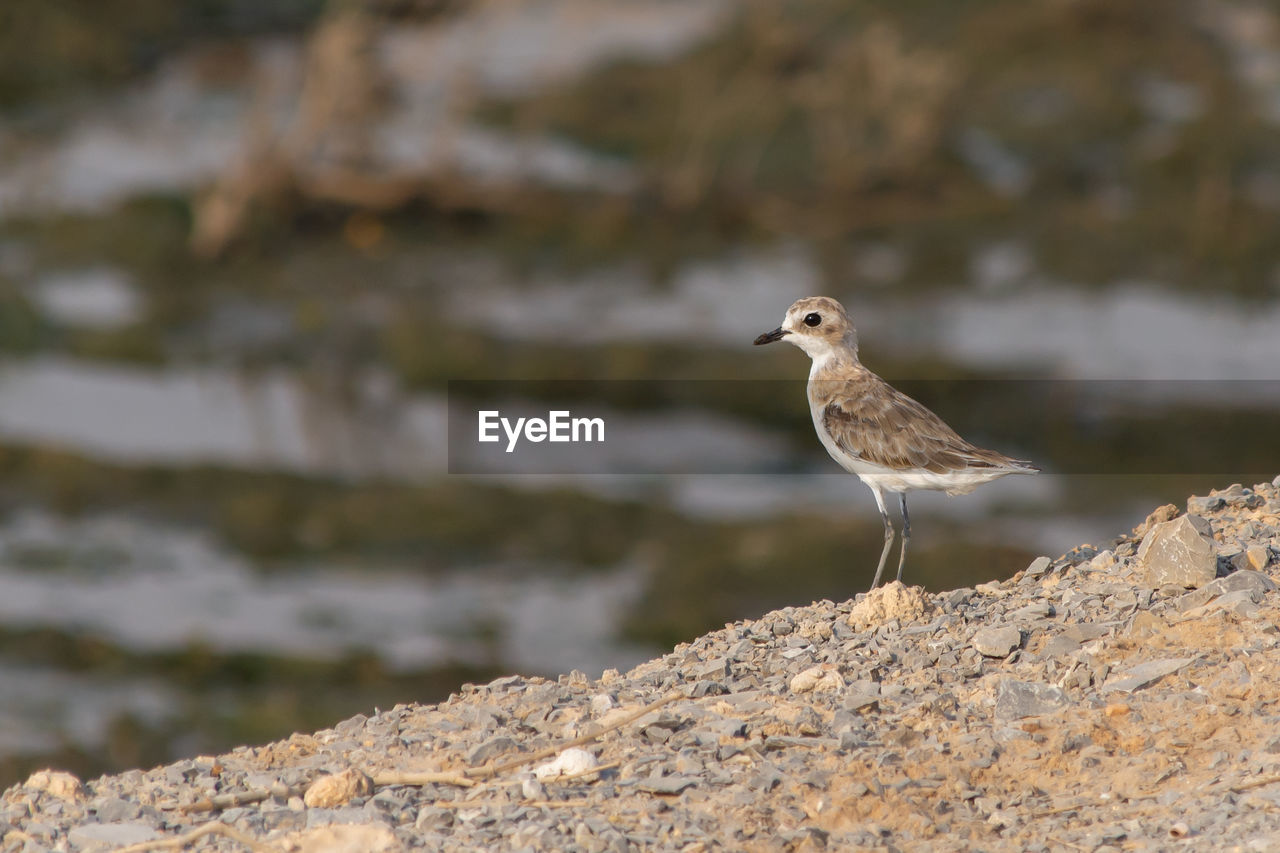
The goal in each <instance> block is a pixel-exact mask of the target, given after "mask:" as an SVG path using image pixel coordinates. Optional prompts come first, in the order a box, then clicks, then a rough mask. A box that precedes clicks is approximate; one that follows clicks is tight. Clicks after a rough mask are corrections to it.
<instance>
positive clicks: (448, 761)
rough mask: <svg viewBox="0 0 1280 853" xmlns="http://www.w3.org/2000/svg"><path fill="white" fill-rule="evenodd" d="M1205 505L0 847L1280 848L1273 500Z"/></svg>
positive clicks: (131, 781)
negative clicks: (181, 843) (182, 838)
mask: <svg viewBox="0 0 1280 853" xmlns="http://www.w3.org/2000/svg"><path fill="white" fill-rule="evenodd" d="M1188 507H1189V508H1190V509H1192V510H1193V511H1194V512H1195V513H1196V515H1197V520H1191V521H1184V520H1183V519H1184V518H1185V516H1179V514H1178V512H1179V511H1178V510H1177V509H1176V508H1174V507H1169V506H1167V507H1161V508H1160V509H1158V510H1156V511H1155V512H1154V513H1152V515H1151V517H1150V518H1149V519H1148V520H1147V521H1145V522H1143V524H1142V525H1140V526H1139V527H1138V528H1137V529H1135V530H1134V531H1132V532H1131V533H1128V534H1125V535H1123V536H1120V537H1118V538H1117V539H1116V540H1115V541H1113V542H1110V543H1105V545H1104V546H1102V547H1095V546H1092V545H1082V546H1080V547H1078V548H1076V549H1074V550H1072V551H1071V552H1069V553H1068V554H1065V555H1062V556H1060V557H1058V558H1056V559H1049V558H1046V557H1042V558H1040V559H1037V560H1036V561H1035V562H1033V563H1032V564H1031V566H1030V567H1028V570H1026V571H1024V572H1020V573H1018V574H1016V575H1015V576H1014V577H1012V578H1009V579H1008V580H1005V581H1002V582H996V583H988V584H981V585H979V586H978V587H976V588H972V589H961V590H953V591H947V592H943V593H940V594H936V595H934V594H929V593H926V592H924V591H922V590H920V589H918V588H904V587H901V586H900V585H897V584H891V585H888V586H886V587H884V588H882V589H881V590H877V591H876V592H875V593H872V594H870V595H860V596H858V597H857V598H856V599H854V600H852V601H848V602H843V603H838V604H837V603H833V602H830V601H821V602H814V603H813V604H810V605H808V606H805V607H788V608H785V609H783V610H780V611H777V612H774V613H769V614H766V615H764V616H762V617H760V618H759V619H755V620H745V621H742V622H737V623H734V624H732V625H728V626H726V627H725V628H724V629H723V630H719V631H715V632H712V633H710V634H707V635H706V636H703V637H699V638H697V639H696V640H694V641H692V642H690V643H686V644H682V645H680V646H678V647H677V648H675V649H674V650H673V651H672V652H671V653H670V654H668V655H665V656H664V657H662V658H659V659H657V660H654V661H650V662H648V663H646V664H642V665H641V666H638V667H636V668H635V669H633V670H632V671H630V672H628V673H625V674H622V673H618V672H614V671H607V672H605V673H604V675H603V676H602V677H601V678H600V679H596V680H593V679H589V678H587V677H586V676H585V675H583V674H582V673H571V674H569V675H565V676H561V677H560V678H559V679H556V680H548V679H541V678H524V677H519V676H510V677H507V678H502V679H498V680H497V681H494V682H492V683H490V684H487V685H464V686H463V688H462V689H460V691H459V692H458V693H457V694H455V695H453V696H451V697H450V698H449V699H448V700H447V701H445V702H441V703H440V704H438V705H432V706H419V705H400V706H397V707H395V708H392V709H391V710H388V711H382V712H380V713H376V714H373V715H372V716H364V715H359V716H356V717H353V718H352V719H350V720H345V721H343V722H341V723H338V724H337V725H335V726H334V727H333V728H331V729H327V730H324V731H320V732H315V733H313V734H295V735H294V736H292V737H291V738H289V739H288V740H285V741H280V742H277V743H272V744H267V745H264V746H258V747H241V748H238V749H236V750H234V751H232V752H230V753H228V754H226V755H221V756H199V757H195V758H191V759H187V760H184V761H179V762H177V763H175V764H172V765H170V766H168V767H160V768H155V769H152V770H148V771H146V772H142V771H130V772H128V773H124V774H120V775H116V776H106V777H102V778H99V779H94V780H89V781H86V782H83V783H81V782H80V780H77V779H75V778H74V777H72V776H70V775H69V774H65V773H57V772H45V773H40V774H36V775H34V776H32V777H31V779H29V780H28V781H27V782H26V783H25V784H24V785H19V786H15V787H13V788H10V789H9V790H8V791H5V792H4V794H3V797H2V798H0V820H2V821H3V822H0V829H3V830H4V831H5V833H6V834H5V835H4V839H3V846H2V848H0V849H3V851H4V853H10V851H19V850H21V851H30V853H36V851H44V850H66V851H80V850H105V849H115V848H118V847H120V846H123V845H127V844H131V843H137V842H145V841H148V840H151V839H171V838H173V837H175V836H179V835H181V834H183V833H188V832H192V831H195V830H198V829H200V828H201V827H206V828H207V831H213V832H221V833H230V834H237V833H238V834H241V835H242V836H245V837H248V838H251V839H254V840H257V841H260V842H263V843H265V844H267V845H269V846H270V847H271V848H272V849H278V850H281V851H284V850H294V849H297V850H304V851H316V853H318V851H334V850H339V849H351V850H357V849H358V850H382V851H397V850H402V851H407V850H411V849H425V850H446V851H455V850H456V851H461V850H476V849H486V850H521V851H525V850H528V851H553V850H575V851H639V850H650V849H661V850H681V851H687V853H698V851H711V850H739V849H761V850H766V849H767V850H774V849H782V850H805V851H812V850H820V849H829V850H843V849H855V848H870V849H885V850H889V849H896V850H954V849H971V848H978V849H983V850H1011V851H1012V850H1047V849H1086V850H1106V849H1116V850H1164V849H1169V848H1170V847H1171V846H1175V844H1176V847H1177V849H1179V850H1182V849H1186V850H1231V849H1238V850H1268V849H1275V848H1276V841H1275V838H1276V833H1277V831H1280V819H1278V818H1277V817H1276V815H1277V813H1280V737H1278V736H1277V732H1278V731H1280V650H1278V649H1280V627H1277V626H1280V592H1277V591H1276V578H1277V575H1278V574H1280V566H1277V565H1276V563H1277V561H1276V560H1275V559H1274V556H1275V555H1277V554H1280V488H1277V487H1276V485H1275V484H1263V485H1259V486H1255V487H1253V488H1245V487H1243V486H1233V487H1231V488H1229V489H1224V490H1222V491H1220V492H1215V493H1213V494H1211V495H1209V496H1206V497H1203V498H1201V497H1193V498H1191V499H1190V500H1189V501H1188ZM1199 519H1202V520H1199ZM1162 531H1172V533H1163V532H1162ZM1190 534H1194V537H1191V538H1190V539H1188V536H1189V535H1190ZM1164 537H1169V539H1170V543H1169V544H1171V545H1172V544H1174V543H1181V544H1180V545H1179V547H1181V546H1183V545H1188V543H1189V547H1188V548H1187V549H1184V550H1188V551H1194V552H1196V553H1197V554H1198V555H1199V556H1197V557H1196V559H1197V561H1198V562H1197V563H1196V565H1198V566H1199V569H1198V571H1199V574H1198V575H1197V579H1198V583H1197V584H1192V586H1198V588H1193V589H1191V591H1187V584H1186V578H1185V577H1175V576H1174V575H1173V574H1171V573H1168V572H1159V571H1154V572H1153V571H1152V565H1151V561H1152V560H1153V559H1155V558H1153V557H1152V553H1153V549H1154V546H1150V547H1147V548H1146V550H1145V551H1144V550H1143V544H1144V542H1156V541H1158V540H1161V539H1163V538H1164ZM1206 549H1207V551H1206ZM1174 551H1176V549H1173V548H1171V549H1170V551H1169V552H1170V553H1172V552H1174ZM1206 553H1207V555H1208V557H1209V558H1210V559H1212V561H1213V565H1214V567H1215V574H1216V573H1218V572H1225V573H1226V574H1225V575H1224V576H1223V577H1219V578H1216V579H1214V578H1213V577H1205V573H1204V567H1205V566H1206V565H1207V564H1208V562H1207V560H1205V559H1204V556H1205V554H1206ZM664 699H666V701H665V702H663V700H664ZM655 702H658V703H660V706H655V707H653V708H652V709H651V710H649V711H648V712H646V713H645V714H643V715H642V716H636V715H637V712H638V711H641V710H643V709H645V708H646V707H648V706H649V705H650V703H655ZM599 727H605V728H606V731H604V733H603V734H601V735H600V736H598V737H591V735H592V734H593V733H596V732H598V731H599ZM584 735H585V736H586V737H583V736H584ZM575 739H581V742H578V743H572V744H571V742H572V741H574V740H575ZM570 747H572V748H570ZM553 765H554V766H555V768H556V772H551V771H550V769H548V768H550V767H552V766H553ZM424 774H426V775H424ZM468 774H470V775H468ZM535 774H536V775H535ZM304 795H305V796H304ZM194 844H196V845H198V846H199V849H208V850H226V851H231V850H243V849H244V845H242V844H241V843H240V842H238V841H236V840H235V839H234V838H232V837H227V836H224V835H217V834H214V835H210V836H208V837H207V838H204V839H202V840H200V841H198V842H194ZM344 845H345V846H344Z"/></svg>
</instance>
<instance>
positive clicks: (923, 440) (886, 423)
mask: <svg viewBox="0 0 1280 853" xmlns="http://www.w3.org/2000/svg"><path fill="white" fill-rule="evenodd" d="M813 385H814V387H813V388H812V390H811V394H812V396H813V400H814V402H815V403H816V404H817V405H819V406H821V411H822V426H823V428H824V429H825V430H826V431H827V434H828V435H830V436H831V438H832V440H833V441H834V442H835V443H836V445H837V446H838V447H840V448H841V449H842V450H844V451H845V452H846V453H849V454H851V455H853V456H857V457H858V458H860V459H865V460H866V461H867V462H871V463H873V464H876V465H883V466H884V467H886V468H893V469H904V468H917V469H923V470H925V471H933V472H937V473H942V472H944V471H958V470H962V469H965V468H1023V467H1030V465H1029V463H1022V462H1019V461H1018V460H1015V459H1010V458H1009V457H1007V456H1004V455H1002V454H1000V453H996V452H995V451H993V450H983V449H982V448H980V447H975V446H973V445H972V444H970V443H969V442H967V441H965V440H964V439H963V438H961V437H960V436H959V435H957V434H956V431H955V430H953V429H952V428H951V427H949V426H947V425H946V423H944V422H943V420H942V418H940V417H938V416H937V415H935V414H934V413H933V412H931V411H929V410H928V409H926V408H925V407H924V406H922V405H921V404H920V403H918V402H916V401H915V400H913V399H911V398H910V397H908V396H907V395H906V394H903V393H902V392H901V391H898V390H897V389H896V388H894V387H893V386H891V385H889V384H888V383H887V382H885V381H884V380H883V379H881V378H880V377H878V376H876V375H874V374H872V373H870V372H867V373H865V374H864V375H862V376H860V377H857V378H854V379H839V380H816V381H815V382H814V384H813Z"/></svg>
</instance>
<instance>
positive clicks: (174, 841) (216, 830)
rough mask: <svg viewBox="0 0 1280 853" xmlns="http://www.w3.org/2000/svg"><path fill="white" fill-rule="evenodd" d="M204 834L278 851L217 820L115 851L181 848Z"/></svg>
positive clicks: (263, 852)
mask: <svg viewBox="0 0 1280 853" xmlns="http://www.w3.org/2000/svg"><path fill="white" fill-rule="evenodd" d="M206 835H221V836H222V837H224V838H230V839H231V840H232V841H235V842H236V843H238V844H243V845H244V846H245V847H248V848H249V849H250V850H252V851H254V853H280V850H279V848H278V847H275V846H273V845H271V844H264V843H263V842H261V841H258V840H257V839H254V838H250V837H249V836H248V835H245V834H244V833H243V832H241V831H240V830H238V829H236V828H234V827H232V826H228V825H227V824H225V823H219V822H218V821H216V820H215V821H210V822H209V823H206V824H204V825H203V826H198V827H196V828H195V829H193V830H191V831H190V832H184V833H183V834H182V835H175V836H174V837H172V838H156V839H154V840H152V841H140V842H138V843H137V844H130V845H129V846H128V847H121V848H120V849H119V850H116V851H115V853H144V851H147V850H181V849H182V848H183V847H186V846H187V845H188V844H190V843H191V842H193V841H195V840H196V839H198V838H203V837H204V836H206Z"/></svg>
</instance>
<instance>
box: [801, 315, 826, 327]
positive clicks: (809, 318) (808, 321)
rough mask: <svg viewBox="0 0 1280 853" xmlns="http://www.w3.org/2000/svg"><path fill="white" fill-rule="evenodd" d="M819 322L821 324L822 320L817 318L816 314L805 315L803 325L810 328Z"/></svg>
mask: <svg viewBox="0 0 1280 853" xmlns="http://www.w3.org/2000/svg"><path fill="white" fill-rule="evenodd" d="M821 322H822V318H821V317H820V316H818V314H817V312H814V313H813V314H807V315H805V318H804V324H805V325H806V326H810V327H812V326H816V325H818V324H819V323H821Z"/></svg>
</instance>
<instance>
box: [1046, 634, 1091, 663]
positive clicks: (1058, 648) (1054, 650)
mask: <svg viewBox="0 0 1280 853" xmlns="http://www.w3.org/2000/svg"><path fill="white" fill-rule="evenodd" d="M1081 645H1083V644H1082V643H1081V642H1080V641H1079V640H1077V639H1075V638H1073V637H1069V636H1067V635H1066V634H1059V635H1058V636H1056V637H1054V638H1052V639H1051V640H1049V642H1047V643H1045V644H1044V648H1042V649H1041V650H1040V659H1041V660H1049V659H1050V658H1058V657H1062V656H1063V655H1069V654H1071V653H1072V652H1074V651H1075V650H1076V649H1078V648H1080V646H1081Z"/></svg>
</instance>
